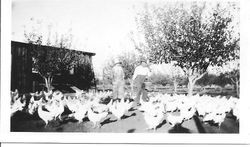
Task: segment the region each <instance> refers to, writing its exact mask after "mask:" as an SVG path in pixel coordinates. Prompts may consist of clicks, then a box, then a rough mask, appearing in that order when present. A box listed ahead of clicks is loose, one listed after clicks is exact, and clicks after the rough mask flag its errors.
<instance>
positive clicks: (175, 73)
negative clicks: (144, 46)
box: [170, 62, 185, 93]
mask: <svg viewBox="0 0 250 147" xmlns="http://www.w3.org/2000/svg"><path fill="white" fill-rule="evenodd" d="M170 65H171V68H170V78H171V80H172V81H173V85H174V93H177V86H178V84H179V83H180V82H181V81H183V79H184V78H185V75H184V73H183V70H182V69H181V68H180V67H179V66H177V65H175V64H174V63H173V62H171V63H170Z"/></svg>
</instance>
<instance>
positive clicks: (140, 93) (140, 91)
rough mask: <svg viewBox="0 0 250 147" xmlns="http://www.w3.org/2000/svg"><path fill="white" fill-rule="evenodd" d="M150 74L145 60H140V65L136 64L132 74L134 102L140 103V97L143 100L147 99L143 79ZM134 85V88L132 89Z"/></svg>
mask: <svg viewBox="0 0 250 147" xmlns="http://www.w3.org/2000/svg"><path fill="white" fill-rule="evenodd" d="M149 76H150V69H149V68H148V65H147V63H146V60H141V65H139V66H137V67H136V68H135V71H134V75H133V78H132V80H133V86H132V88H133V92H135V93H136V98H135V103H136V104H137V106H139V105H140V97H142V100H143V101H147V100H148V96H147V91H146V89H145V83H144V82H145V80H146V79H147V78H148V77H149ZM134 87H135V89H134Z"/></svg>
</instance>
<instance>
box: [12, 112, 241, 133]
mask: <svg viewBox="0 0 250 147" xmlns="http://www.w3.org/2000/svg"><path fill="white" fill-rule="evenodd" d="M67 116H68V115H67V113H66V112H65V113H64V115H63V120H62V121H59V120H57V121H51V122H49V124H48V126H46V127H45V123H44V122H43V121H42V120H41V119H40V118H39V117H38V115H37V114H35V115H29V114H28V113H26V112H17V113H16V114H15V115H14V116H13V117H12V118H11V131H13V132H100V133H102V132H103V133H109V132H113V133H239V123H238V122H237V121H236V120H235V118H234V117H233V116H232V115H231V114H230V113H229V114H228V115H227V117H226V118H225V120H224V122H223V123H222V125H221V127H220V129H219V127H218V126H214V125H210V124H204V123H202V122H201V121H200V120H201V119H200V118H198V117H196V116H194V117H193V118H192V119H190V120H188V121H185V122H184V123H183V124H182V126H181V127H178V128H177V127H172V126H171V125H170V124H169V123H168V122H167V121H166V120H163V121H162V123H161V124H159V126H158V127H157V129H156V130H155V131H154V130H146V128H147V124H146V123H145V121H144V118H143V114H142V112H140V111H138V110H132V111H129V112H128V113H126V114H125V116H123V117H122V119H121V120H119V121H117V120H116V118H115V117H114V116H112V114H111V115H108V116H107V118H106V119H104V120H103V121H102V122H101V127H100V128H92V125H93V124H92V123H91V122H90V121H89V120H88V119H87V118H85V119H84V120H83V122H81V123H78V121H77V120H74V119H72V118H68V117H67Z"/></svg>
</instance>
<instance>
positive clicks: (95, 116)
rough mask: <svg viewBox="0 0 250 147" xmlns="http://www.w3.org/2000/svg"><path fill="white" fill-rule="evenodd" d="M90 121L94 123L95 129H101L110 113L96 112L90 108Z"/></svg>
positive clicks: (88, 113)
mask: <svg viewBox="0 0 250 147" xmlns="http://www.w3.org/2000/svg"><path fill="white" fill-rule="evenodd" d="M87 115H88V118H89V120H90V121H91V122H92V123H93V128H96V127H99V128H100V127H101V125H100V122H101V121H102V120H103V119H104V118H106V117H107V115H108V112H101V113H99V112H96V111H94V109H93V107H89V109H88V112H87Z"/></svg>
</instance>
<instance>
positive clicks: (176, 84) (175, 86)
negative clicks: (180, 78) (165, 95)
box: [173, 79, 178, 94]
mask: <svg viewBox="0 0 250 147" xmlns="http://www.w3.org/2000/svg"><path fill="white" fill-rule="evenodd" d="M173 83H174V94H176V93H177V86H178V83H177V80H176V79H174V81H173Z"/></svg>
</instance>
